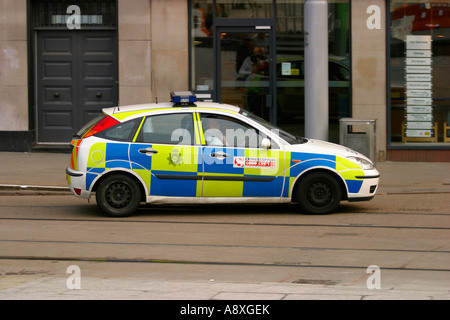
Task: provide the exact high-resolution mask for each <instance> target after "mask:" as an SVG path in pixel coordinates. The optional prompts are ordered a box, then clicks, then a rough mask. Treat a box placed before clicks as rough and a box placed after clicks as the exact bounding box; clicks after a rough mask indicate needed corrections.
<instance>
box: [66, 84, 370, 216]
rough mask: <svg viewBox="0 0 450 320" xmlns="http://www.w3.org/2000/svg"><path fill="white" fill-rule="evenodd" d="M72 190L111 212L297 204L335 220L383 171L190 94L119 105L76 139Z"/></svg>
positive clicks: (69, 170)
mask: <svg viewBox="0 0 450 320" xmlns="http://www.w3.org/2000/svg"><path fill="white" fill-rule="evenodd" d="M71 144H72V146H73V150H72V155H71V161H70V166H69V167H68V168H67V169H66V175H67V181H68V184H69V187H70V190H71V191H72V193H73V194H74V195H76V196H77V197H80V198H84V199H89V198H90V197H91V195H92V194H93V193H95V197H96V201H97V205H98V206H99V207H100V209H101V210H102V211H103V212H104V213H105V214H107V215H109V216H113V217H123V216H128V215H130V214H133V213H134V212H135V211H136V209H137V208H138V207H139V205H140V203H141V202H145V203H150V204H158V203H164V204H165V203H170V204H200V203H208V204H211V203H290V202H293V203H297V204H298V207H299V211H300V212H305V213H312V214H327V213H330V212H333V211H334V210H335V209H336V208H337V207H338V206H339V203H340V201H341V200H348V201H358V200H369V199H371V198H372V197H373V196H374V195H375V193H376V190H377V186H378V183H379V173H378V171H377V170H376V169H375V168H374V165H373V163H372V162H371V161H370V160H369V159H368V158H367V157H365V156H364V155H362V154H360V153H358V152H355V151H353V150H350V149H348V148H346V147H343V146H340V145H336V144H332V143H328V142H323V141H319V140H314V139H307V138H300V137H296V136H294V135H292V134H290V133H288V132H285V131H284V130H282V129H279V128H277V127H275V126H273V125H272V124H270V123H268V122H266V121H265V120H263V119H260V118H258V117H257V116H255V115H253V114H251V113H249V112H247V111H245V110H243V109H241V108H239V107H237V106H232V105H227V104H220V103H213V102H197V101H196V97H195V95H193V94H192V93H190V92H175V93H172V94H171V102H170V103H154V104H142V105H131V106H119V107H113V108H106V109H103V114H102V115H101V116H100V117H98V118H95V119H94V120H92V121H91V122H90V123H88V124H86V125H85V126H84V127H83V128H82V129H81V130H80V131H79V132H78V133H77V134H76V135H74V137H73V139H72V142H71Z"/></svg>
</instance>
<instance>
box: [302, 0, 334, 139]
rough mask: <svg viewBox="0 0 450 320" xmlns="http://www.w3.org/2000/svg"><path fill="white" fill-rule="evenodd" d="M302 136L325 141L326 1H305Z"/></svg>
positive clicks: (326, 132) (326, 78)
mask: <svg viewBox="0 0 450 320" xmlns="http://www.w3.org/2000/svg"><path fill="white" fill-rule="evenodd" d="M304 12H305V28H304V29H305V136H306V137H308V138H313V139H319V140H325V141H327V140H328V119H329V115H328V114H329V111H328V1H327V0H306V2H305V10H304Z"/></svg>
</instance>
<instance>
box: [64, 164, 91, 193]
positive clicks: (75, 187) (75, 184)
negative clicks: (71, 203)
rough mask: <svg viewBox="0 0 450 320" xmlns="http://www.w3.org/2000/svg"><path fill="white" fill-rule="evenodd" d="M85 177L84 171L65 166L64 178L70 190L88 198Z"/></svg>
mask: <svg viewBox="0 0 450 320" xmlns="http://www.w3.org/2000/svg"><path fill="white" fill-rule="evenodd" d="M85 178H86V174H85V173H84V172H81V171H76V170H74V169H72V168H70V167H67V168H66V179H67V184H68V185H69V189H70V191H72V193H73V194H74V195H75V196H77V197H79V198H83V199H89V198H90V196H91V192H90V191H89V190H86V184H85V181H86V179H85Z"/></svg>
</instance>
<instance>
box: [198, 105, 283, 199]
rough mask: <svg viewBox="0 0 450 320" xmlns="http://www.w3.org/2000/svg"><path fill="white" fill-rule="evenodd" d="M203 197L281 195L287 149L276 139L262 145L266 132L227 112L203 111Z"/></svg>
mask: <svg viewBox="0 0 450 320" xmlns="http://www.w3.org/2000/svg"><path fill="white" fill-rule="evenodd" d="M200 119H201V127H202V130H203V139H204V145H203V149H202V153H203V192H202V196H203V197H280V196H281V193H282V189H283V181H284V168H285V161H284V151H282V150H281V149H280V148H279V147H278V146H277V145H276V143H275V142H272V145H271V147H270V148H267V147H262V146H261V142H262V138H263V137H262V135H261V134H260V132H259V131H258V130H256V129H255V128H253V127H251V126H249V125H247V124H246V123H244V122H242V121H240V120H238V119H235V118H233V117H229V116H225V115H217V114H212V113H201V114H200Z"/></svg>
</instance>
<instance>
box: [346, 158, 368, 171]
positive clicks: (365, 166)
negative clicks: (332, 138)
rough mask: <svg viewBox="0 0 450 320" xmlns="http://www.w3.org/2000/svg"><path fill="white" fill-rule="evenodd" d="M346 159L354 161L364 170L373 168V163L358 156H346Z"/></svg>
mask: <svg viewBox="0 0 450 320" xmlns="http://www.w3.org/2000/svg"><path fill="white" fill-rule="evenodd" d="M347 159H349V160H351V161H353V162H355V163H356V164H357V165H359V166H360V167H361V168H363V169H364V170H372V169H373V168H374V166H373V163H372V162H370V161H368V160H366V159H364V158H360V157H347Z"/></svg>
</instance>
